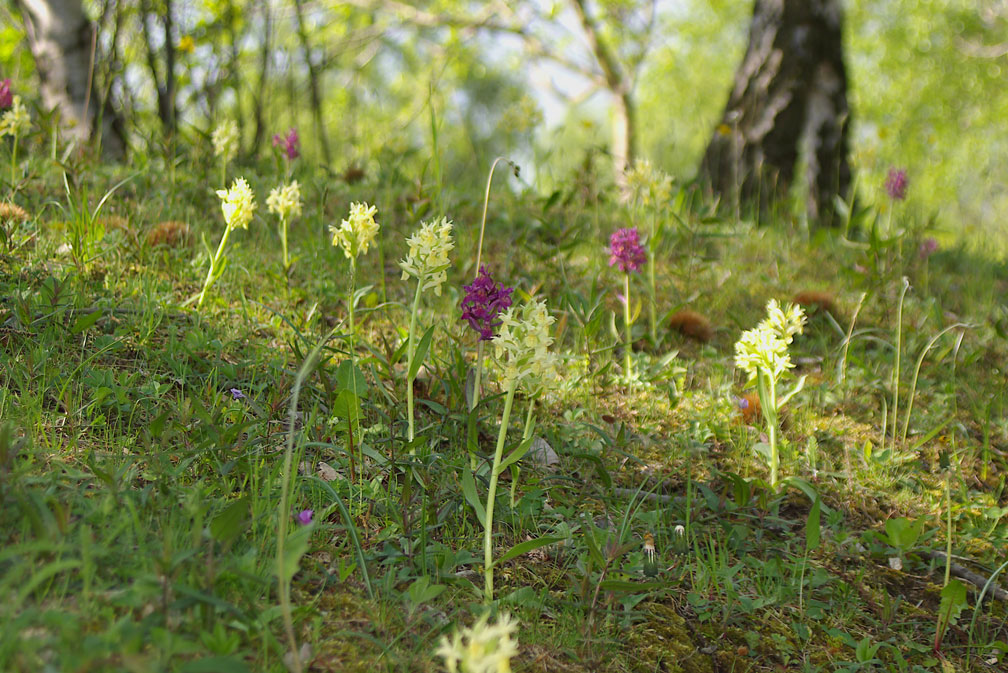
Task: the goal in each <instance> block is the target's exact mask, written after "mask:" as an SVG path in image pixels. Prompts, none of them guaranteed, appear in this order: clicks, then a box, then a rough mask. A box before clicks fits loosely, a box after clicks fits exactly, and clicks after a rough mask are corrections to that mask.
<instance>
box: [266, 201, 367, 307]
mask: <svg viewBox="0 0 1008 673" xmlns="http://www.w3.org/2000/svg"><path fill="white" fill-rule="evenodd" d="M280 242H281V243H282V244H283V260H284V273H289V272H290V257H288V256H287V218H286V217H281V218H280ZM351 266H352V264H351ZM351 273H352V272H351ZM350 311H351V315H352V313H353V308H352V307H351V309H350Z"/></svg>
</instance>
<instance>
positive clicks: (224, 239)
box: [196, 227, 231, 309]
mask: <svg viewBox="0 0 1008 673" xmlns="http://www.w3.org/2000/svg"><path fill="white" fill-rule="evenodd" d="M230 234H231V227H225V228H224V235H223V236H221V240H220V245H218V246H217V253H216V254H215V255H214V256H213V259H211V260H210V269H209V270H208V271H207V277H206V280H205V281H203V289H202V290H200V295H199V300H197V302H196V308H197V309H198V308H199V307H200V306H202V305H203V298H204V297H205V296H206V291H207V289H208V288H209V287H210V286H211V285H212V284H213V282H214V280H215V278H214V270H215V269H216V268H217V263H218V262H219V261H220V258H221V255H222V254H223V253H224V246H225V245H227V240H228V236H229V235H230Z"/></svg>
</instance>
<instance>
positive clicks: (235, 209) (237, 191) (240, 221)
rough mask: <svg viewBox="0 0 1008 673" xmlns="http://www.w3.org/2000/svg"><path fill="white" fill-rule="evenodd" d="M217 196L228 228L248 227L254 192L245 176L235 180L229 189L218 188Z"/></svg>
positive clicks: (254, 206) (253, 209)
mask: <svg viewBox="0 0 1008 673" xmlns="http://www.w3.org/2000/svg"><path fill="white" fill-rule="evenodd" d="M217 196H218V197H220V199H221V210H222V211H223V212H224V221H225V222H226V223H227V227H228V229H248V225H249V222H251V221H252V213H254V212H255V209H256V203H255V194H253V193H252V188H251V187H249V184H248V183H247V182H245V178H238V179H237V180H235V181H234V182H233V183H232V184H231V189H228V190H224V189H218V190H217Z"/></svg>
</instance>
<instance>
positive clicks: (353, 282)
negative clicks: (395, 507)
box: [347, 258, 364, 500]
mask: <svg viewBox="0 0 1008 673" xmlns="http://www.w3.org/2000/svg"><path fill="white" fill-rule="evenodd" d="M355 294H357V260H356V258H351V259H350V297H349V298H348V301H347V313H348V314H349V317H350V385H351V387H352V388H353V395H354V400H355V403H356V400H357V365H356V356H357V352H356V348H355V337H356V335H357V330H356V329H355V326H354V304H356V303H357V302H356V301H354V299H355V297H354V295H355ZM348 411H349V410H348ZM359 427H360V420H359V419H358V422H357V428H355V427H354V423H353V421H351V422H350V432H351V434H359V433H357V429H358V428H359ZM354 443H355V444H357V451H358V457H357V469H358V471H359V472H360V482H359V485H360V486H361V488H360V494H361V499H362V500H363V498H364V489H363V486H364V465H363V462H364V449H363V448H362V447H361V446H360V442H359V441H355V442H354Z"/></svg>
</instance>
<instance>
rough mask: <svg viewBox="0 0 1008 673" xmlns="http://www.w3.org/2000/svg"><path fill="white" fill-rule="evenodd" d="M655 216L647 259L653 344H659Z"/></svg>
mask: <svg viewBox="0 0 1008 673" xmlns="http://www.w3.org/2000/svg"><path fill="white" fill-rule="evenodd" d="M656 228H657V227H656V225H655V216H654V215H652V216H651V235H650V236H648V261H647V271H648V289H650V290H651V295H650V297H648V299H649V301H648V320H649V325H648V327H649V328H650V334H651V344H652V345H654V346H657V345H658V309H657V306H656V304H657V302H658V295H657V293H656V291H655V252H656V251H657V247H658V246H657V241H655V229H656Z"/></svg>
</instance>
